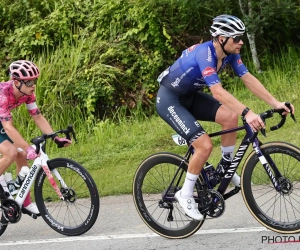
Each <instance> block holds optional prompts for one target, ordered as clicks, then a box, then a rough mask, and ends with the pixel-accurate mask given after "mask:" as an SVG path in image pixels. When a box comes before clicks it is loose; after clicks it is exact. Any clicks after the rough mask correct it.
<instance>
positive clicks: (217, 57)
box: [156, 15, 294, 220]
mask: <svg viewBox="0 0 300 250" xmlns="http://www.w3.org/2000/svg"><path fill="white" fill-rule="evenodd" d="M244 32H245V25H244V23H243V22H242V21H241V20H240V19H239V18H237V17H235V16H231V15H220V16H217V17H215V18H214V19H213V24H212V25H211V27H210V33H211V35H212V37H213V39H212V41H208V42H205V43H203V44H196V45H193V46H191V47H189V48H188V49H186V50H184V51H183V52H182V55H181V57H180V58H178V59H177V60H176V61H175V62H174V64H173V65H171V66H170V67H169V68H167V69H166V70H165V71H163V72H162V73H161V74H160V76H159V77H158V81H159V82H160V88H159V91H158V94H157V99H156V109H157V112H158V114H159V115H160V116H161V118H162V119H164V120H165V121H166V122H167V123H168V124H169V125H170V126H171V127H172V128H173V129H174V130H175V131H176V132H177V133H178V134H180V135H181V136H182V137H183V138H184V139H185V140H186V141H187V142H188V144H192V145H193V147H194V149H195V152H194V155H193V157H192V159H191V161H190V162H189V165H188V171H187V174H186V178H185V181H184V184H183V187H182V189H181V190H179V191H178V192H177V193H176V194H175V198H176V200H177V201H178V202H179V204H180V205H181V206H182V208H183V209H184V211H185V213H186V214H187V215H188V216H190V217H191V218H193V219H195V220H202V219H203V215H202V214H201V213H200V212H199V210H198V208H197V204H196V203H195V200H194V199H193V190H194V185H195V182H196V180H197V178H198V176H199V174H200V172H201V170H202V167H203V166H204V165H205V162H206V161H207V159H208V158H209V156H210V153H211V151H212V149H213V144H212V141H211V139H210V137H209V136H208V135H207V134H206V133H205V130H204V129H203V128H202V126H201V124H200V123H199V122H198V120H200V121H212V122H216V123H218V124H220V125H221V126H222V129H223V130H226V129H230V128H233V127H236V126H237V125H238V115H242V116H243V117H244V118H245V119H246V121H247V123H248V124H249V125H250V127H251V128H252V130H253V131H255V132H256V131H258V130H260V129H261V128H264V127H265V125H264V123H263V121H262V120H261V118H260V116H258V115H257V114H255V113H254V112H253V111H252V110H250V109H249V108H247V107H246V105H244V104H243V103H241V102H240V101H238V100H237V99H236V98H235V97H234V96H233V95H231V94H230V93H229V92H227V91H226V90H225V89H224V88H223V87H222V84H221V81H220V78H219V77H218V73H219V72H220V71H221V70H222V69H224V67H225V66H226V65H227V64H229V65H231V67H232V68H233V70H234V72H235V73H236V75H238V76H239V77H240V78H241V80H242V81H243V83H244V84H245V86H246V87H247V88H248V89H249V90H250V91H251V92H252V93H253V94H254V95H256V96H257V97H258V98H260V99H261V100H263V101H265V102H266V103H267V104H269V105H271V106H272V107H273V108H275V109H285V110H286V114H287V113H288V112H292V113H294V106H293V105H291V110H289V109H288V108H287V107H286V106H285V102H279V101H278V100H277V99H276V98H275V97H274V96H272V95H271V94H270V93H269V92H268V91H267V90H266V89H265V87H264V86H263V85H262V84H261V83H260V81H259V80H258V79H257V78H256V77H254V76H253V75H252V74H251V73H249V72H248V69H247V68H246V66H245V65H244V64H243V62H242V60H241V56H240V50H241V47H242V46H243V44H244V43H243V41H242V38H243V37H242V36H243V34H244ZM204 86H208V87H209V89H210V91H211V92H212V95H209V94H207V93H203V92H201V91H200V90H201V89H202V88H203V87H204ZM235 143H236V133H230V134H225V135H222V138H221V150H222V155H223V157H222V160H221V161H220V163H219V165H218V171H220V172H222V171H224V170H223V168H225V167H226V164H227V166H228V164H230V161H231V159H232V157H233V152H234V147H235ZM231 181H232V182H233V184H234V185H239V176H238V175H235V176H234V177H233V178H232V180H231Z"/></svg>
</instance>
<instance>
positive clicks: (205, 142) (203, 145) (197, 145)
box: [192, 134, 213, 155]
mask: <svg viewBox="0 0 300 250" xmlns="http://www.w3.org/2000/svg"><path fill="white" fill-rule="evenodd" d="M192 145H193V147H194V149H195V151H196V153H197V152H202V153H204V154H207V155H210V153H211V151H212V150H213V144H212V141H211V139H210V137H209V136H208V135H207V134H204V135H202V136H201V137H199V138H198V139H197V140H195V141H194V142H193V144H192Z"/></svg>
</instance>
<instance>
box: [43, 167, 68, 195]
mask: <svg viewBox="0 0 300 250" xmlns="http://www.w3.org/2000/svg"><path fill="white" fill-rule="evenodd" d="M42 168H43V170H44V172H45V174H46V175H47V177H48V180H49V182H50V184H51V185H52V187H53V189H54V190H55V192H56V193H57V195H58V196H59V198H60V199H61V200H64V199H65V198H64V196H63V195H62V193H61V191H60V189H59V187H58V186H57V184H56V182H55V180H54V177H53V175H52V174H51V171H50V169H49V167H48V165H42ZM52 172H53V173H54V175H55V176H56V178H57V179H58V180H59V182H60V183H61V184H62V186H66V184H65V182H64V181H63V180H62V178H61V176H60V174H59V173H58V171H57V170H56V169H54V170H53V171H52Z"/></svg>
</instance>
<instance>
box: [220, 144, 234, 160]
mask: <svg viewBox="0 0 300 250" xmlns="http://www.w3.org/2000/svg"><path fill="white" fill-rule="evenodd" d="M234 148H235V145H233V146H221V150H222V155H226V156H228V155H229V156H230V160H232V158H233V152H234Z"/></svg>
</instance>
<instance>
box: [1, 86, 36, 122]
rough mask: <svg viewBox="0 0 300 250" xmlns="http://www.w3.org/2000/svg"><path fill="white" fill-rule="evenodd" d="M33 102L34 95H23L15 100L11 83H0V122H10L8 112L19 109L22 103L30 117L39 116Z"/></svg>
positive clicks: (10, 116)
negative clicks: (24, 104)
mask: <svg viewBox="0 0 300 250" xmlns="http://www.w3.org/2000/svg"><path fill="white" fill-rule="evenodd" d="M35 100H36V98H35V94H32V95H23V96H21V97H20V98H19V100H16V98H15V96H14V91H13V81H8V82H3V83H0V122H3V121H11V120H12V115H11V113H10V111H11V110H13V109H14V108H17V107H19V106H20V105H21V104H22V103H26V107H27V109H28V112H29V114H30V115H31V116H34V115H38V114H40V110H39V108H38V107H37V105H36V102H35Z"/></svg>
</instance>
